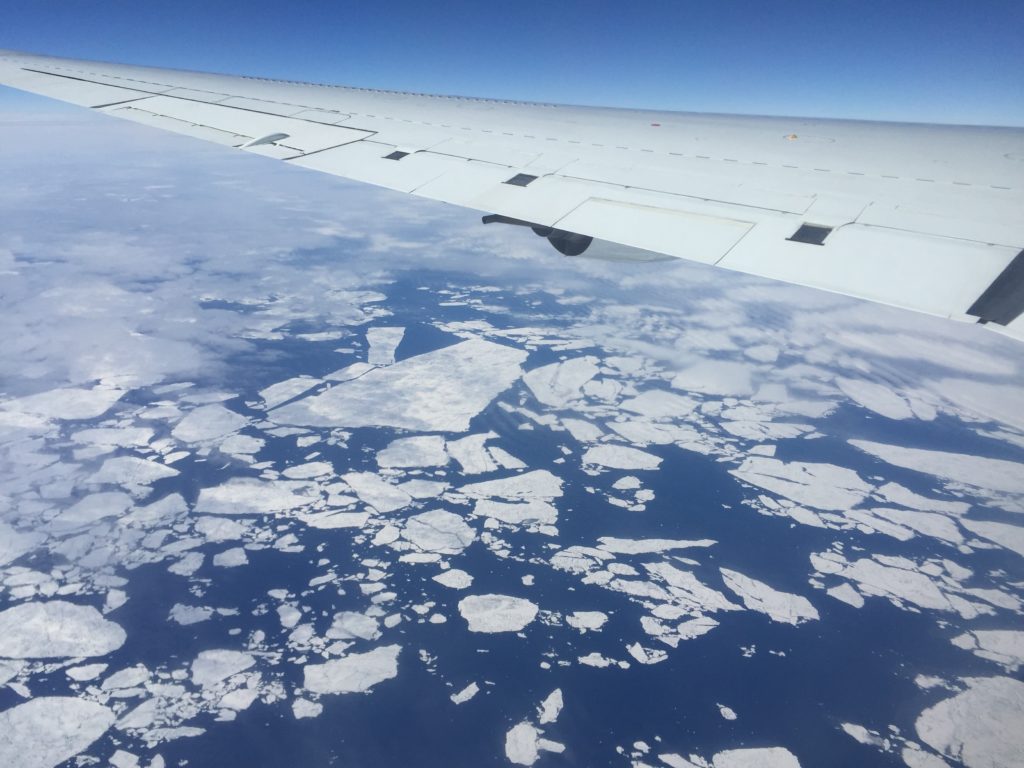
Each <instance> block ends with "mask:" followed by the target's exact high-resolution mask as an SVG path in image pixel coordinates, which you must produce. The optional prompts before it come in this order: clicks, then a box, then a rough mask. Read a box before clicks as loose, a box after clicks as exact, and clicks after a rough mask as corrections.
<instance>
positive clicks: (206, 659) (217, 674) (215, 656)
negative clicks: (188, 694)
mask: <svg viewBox="0 0 1024 768" xmlns="http://www.w3.org/2000/svg"><path fill="white" fill-rule="evenodd" d="M255 663H256V659H255V658H253V657H252V655H251V654H248V653H244V652H242V651H232V650H227V649H220V648H218V649H215V650H212V651H202V652H201V653H200V654H199V655H198V656H197V657H196V659H195V661H193V662H192V682H193V683H195V684H196V685H198V686H200V687H202V688H209V687H211V686H214V685H216V684H217V683H219V682H220V681H221V680H226V679H227V678H229V677H231V676H232V675H236V674H238V673H239V672H244V671H245V670H247V669H249V668H250V667H252V666H253V665H254V664H255Z"/></svg>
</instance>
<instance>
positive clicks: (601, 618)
mask: <svg viewBox="0 0 1024 768" xmlns="http://www.w3.org/2000/svg"><path fill="white" fill-rule="evenodd" d="M565 620H566V622H568V624H569V626H570V627H572V628H573V629H578V630H579V631H580V632H581V633H582V632H587V631H591V632H597V631H598V630H600V629H601V627H603V626H604V625H605V622H606V621H608V614H607V613H602V612H601V611H573V612H572V613H570V614H569V615H568V616H566V618H565Z"/></svg>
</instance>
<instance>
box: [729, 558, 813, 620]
mask: <svg viewBox="0 0 1024 768" xmlns="http://www.w3.org/2000/svg"><path fill="white" fill-rule="evenodd" d="M720 570H721V572H722V580H723V581H724V582H725V586H727V587H728V588H729V589H731V590H732V591H733V592H735V593H736V595H737V596H739V598H740V599H741V600H742V601H743V604H744V605H745V606H747V608H750V609H751V610H754V611H760V612H761V613H764V614H767V615H768V616H769V617H770V618H771V619H772V621H779V622H782V623H785V624H794V625H795V624H800V623H801V622H804V621H808V620H812V619H817V618H818V611H817V610H816V609H815V608H814V606H813V605H811V603H810V601H809V600H808V599H807V598H806V597H801V596H800V595H792V594H789V593H788V592H780V591H778V590H777V589H772V588H771V587H769V586H768V585H767V584H764V583H762V582H760V581H755V580H754V579H751V578H750V577H749V576H744V575H743V574H742V573H739V572H737V571H731V570H728V569H727V568H721V569H720Z"/></svg>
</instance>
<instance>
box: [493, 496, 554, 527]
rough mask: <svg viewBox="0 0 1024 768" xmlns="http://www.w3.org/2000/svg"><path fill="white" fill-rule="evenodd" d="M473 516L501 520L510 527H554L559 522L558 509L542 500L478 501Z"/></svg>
mask: <svg viewBox="0 0 1024 768" xmlns="http://www.w3.org/2000/svg"><path fill="white" fill-rule="evenodd" d="M473 514H474V515H476V516H477V517H485V518H486V517H489V518H493V519H494V520H500V521H501V522H503V523H508V524H509V525H527V524H530V523H541V524H544V525H554V524H555V523H556V522H558V509H557V508H556V507H555V506H554V505H553V504H551V503H550V502H547V501H542V500H540V499H531V500H529V501H519V502H506V501H495V500H494V499H478V500H477V502H476V504H475V505H474V506H473Z"/></svg>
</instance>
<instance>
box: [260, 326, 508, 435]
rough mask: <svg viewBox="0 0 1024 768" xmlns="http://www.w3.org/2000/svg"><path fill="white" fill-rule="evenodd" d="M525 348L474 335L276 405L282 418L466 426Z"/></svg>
mask: <svg viewBox="0 0 1024 768" xmlns="http://www.w3.org/2000/svg"><path fill="white" fill-rule="evenodd" d="M526 356H527V353H526V352H525V351H524V350H521V349H516V348H514V347H508V346H504V345H502V344H495V343H493V342H489V341H484V340H483V339H469V340H467V341H462V342H460V343H458V344H453V345H452V346H450V347H445V348H443V349H438V350H435V351H433V352H427V353H425V354H422V355H416V356H415V357H410V358H407V359H405V360H402V361H400V362H398V363H395V364H394V365H390V366H386V367H383V368H375V369H373V370H372V371H370V372H368V373H367V374H365V375H364V376H361V377H359V378H357V379H353V380H351V381H346V382H342V383H340V384H337V385H335V386H334V387H332V388H331V389H329V390H327V391H326V392H323V393H322V394H319V395H315V396H312V397H307V398H304V399H302V400H299V401H296V402H294V403H291V404H289V405H285V406H283V407H281V408H279V409H277V410H276V411H274V414H273V418H274V420H275V421H277V422H278V423H281V424H302V425H308V426H328V427H372V426H385V427H395V428H397V429H408V430H410V431H416V432H465V431H466V430H467V429H469V421H470V419H472V418H473V417H474V416H476V415H477V414H478V413H480V411H482V410H483V409H484V408H485V407H486V406H487V405H488V404H489V403H490V402H491V401H492V400H493V399H494V397H495V396H496V395H498V394H499V393H500V392H502V391H504V390H505V389H507V388H508V387H509V386H510V385H511V384H512V383H513V382H514V381H515V380H516V379H518V378H519V375H520V365H521V363H522V362H523V361H524V360H525V359H526Z"/></svg>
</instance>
